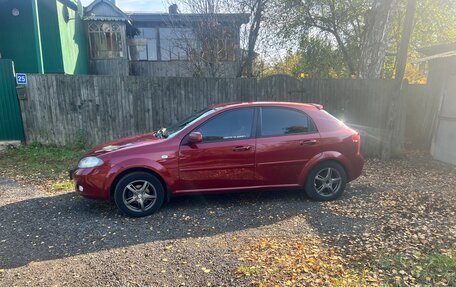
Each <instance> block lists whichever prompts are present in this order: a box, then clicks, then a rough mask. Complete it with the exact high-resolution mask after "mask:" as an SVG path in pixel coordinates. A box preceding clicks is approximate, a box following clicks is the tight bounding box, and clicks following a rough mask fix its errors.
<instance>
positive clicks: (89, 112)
mask: <svg viewBox="0 0 456 287" xmlns="http://www.w3.org/2000/svg"><path fill="white" fill-rule="evenodd" d="M398 87H399V85H398V84H397V82H395V81H389V80H333V79H327V80H326V79H304V80H297V79H295V78H291V77H288V76H273V77H268V78H264V79H259V80H257V79H241V78H232V79H229V78H158V77H142V76H89V75H87V76H67V75H49V74H46V75H30V76H29V84H28V86H27V97H26V98H25V99H24V100H21V108H22V116H23V120H24V125H25V132H26V138H27V141H29V142H33V141H37V142H42V143H47V144H58V145H65V144H70V143H72V142H73V141H74V140H75V137H76V135H77V134H78V133H80V132H81V131H83V132H84V133H86V134H87V136H88V139H89V140H90V143H91V144H95V143H101V142H104V141H106V140H109V139H114V138H118V137H123V136H128V135H133V134H137V133H143V132H149V131H152V130H156V129H158V128H160V127H163V126H168V125H170V124H172V123H174V122H176V121H178V120H179V119H182V118H184V117H186V116H188V115H190V114H191V113H193V112H194V111H196V110H200V109H202V108H204V107H206V106H208V105H211V104H216V103H223V102H233V101H258V100H273V101H296V102H313V103H321V104H323V105H324V106H325V109H326V110H328V111H329V112H331V113H332V114H334V115H335V116H337V117H339V118H341V119H342V120H344V121H345V122H346V123H348V124H349V125H351V126H353V127H354V128H356V129H358V130H360V131H361V133H362V137H363V150H364V153H365V154H366V155H380V154H382V152H383V151H384V150H385V149H386V148H387V149H389V148H391V145H397V144H399V145H400V144H401V139H396V142H392V141H391V140H390V139H391V138H392V135H393V134H400V129H401V128H402V126H403V125H402V124H400V122H399V121H401V120H400V117H398V118H397V119H396V117H394V118H395V121H398V122H397V124H396V125H393V129H396V130H391V128H390V129H387V128H386V126H387V119H388V118H389V117H391V107H392V106H394V105H399V104H400V103H399V102H398V101H397V100H396V99H397V98H398V97H397V93H398Z"/></svg>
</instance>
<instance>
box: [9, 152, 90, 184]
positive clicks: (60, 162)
mask: <svg viewBox="0 0 456 287" xmlns="http://www.w3.org/2000/svg"><path fill="white" fill-rule="evenodd" d="M84 151H85V149H84V148H82V147H80V146H77V145H75V146H63V147H59V146H47V145H42V144H29V145H22V146H19V147H18V148H11V149H8V150H7V151H5V152H2V153H0V175H1V176H7V177H11V178H14V179H17V180H21V181H25V182H28V183H33V184H37V185H43V184H44V185H46V186H48V187H50V189H51V190H52V191H60V190H68V189H69V188H70V186H71V188H72V184H71V182H70V181H69V180H68V170H69V169H70V168H72V167H74V166H75V165H76V164H77V161H78V160H79V158H80V157H81V155H82V154H83V153H84ZM70 184H71V185H70ZM71 188H70V189H71Z"/></svg>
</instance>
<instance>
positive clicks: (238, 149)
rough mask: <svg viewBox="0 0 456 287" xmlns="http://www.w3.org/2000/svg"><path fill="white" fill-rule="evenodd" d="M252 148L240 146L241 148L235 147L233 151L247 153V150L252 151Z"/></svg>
mask: <svg viewBox="0 0 456 287" xmlns="http://www.w3.org/2000/svg"><path fill="white" fill-rule="evenodd" d="M251 148H252V146H249V145H246V146H243V145H240V146H235V147H233V151H247V150H250V149H251Z"/></svg>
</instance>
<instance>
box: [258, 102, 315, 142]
mask: <svg viewBox="0 0 456 287" xmlns="http://www.w3.org/2000/svg"><path fill="white" fill-rule="evenodd" d="M264 108H274V109H283V110H291V111H295V112H298V113H301V114H303V115H305V116H306V117H307V119H308V125H309V131H308V132H301V133H293V134H280V135H262V131H263V109H264ZM257 121H258V125H257V130H256V132H257V134H256V138H273V137H289V136H295V135H308V134H314V133H318V129H317V126H316V125H315V123H314V121H313V119H312V118H311V117H310V116H309V115H308V114H307V113H306V112H304V111H302V110H300V109H297V108H292V107H283V106H260V107H258V119H257Z"/></svg>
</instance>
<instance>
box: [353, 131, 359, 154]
mask: <svg viewBox="0 0 456 287" xmlns="http://www.w3.org/2000/svg"><path fill="white" fill-rule="evenodd" d="M352 140H353V142H354V143H355V144H356V154H360V153H361V136H360V134H359V132H357V133H356V134H354V135H352Z"/></svg>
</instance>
